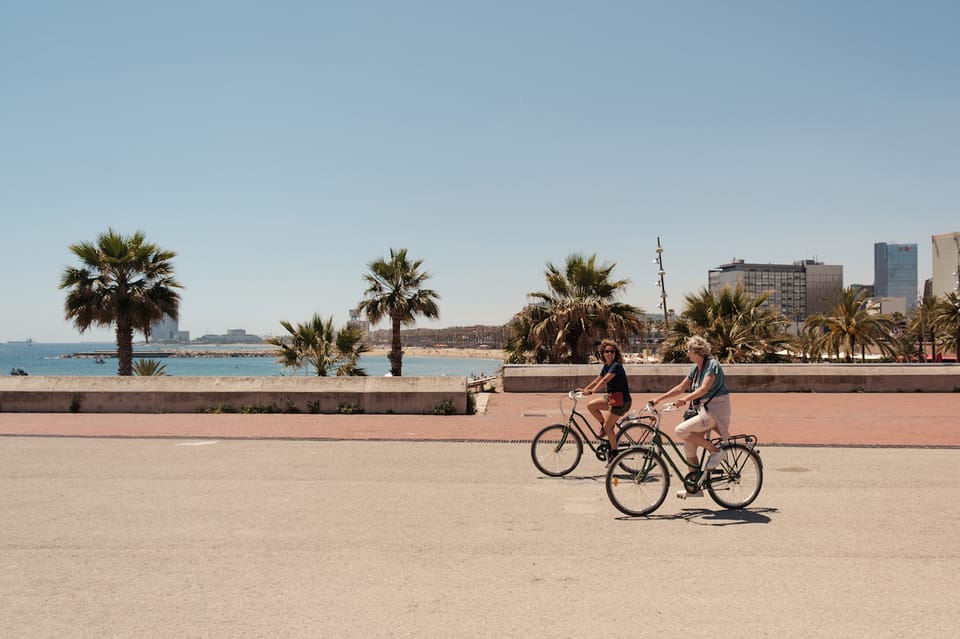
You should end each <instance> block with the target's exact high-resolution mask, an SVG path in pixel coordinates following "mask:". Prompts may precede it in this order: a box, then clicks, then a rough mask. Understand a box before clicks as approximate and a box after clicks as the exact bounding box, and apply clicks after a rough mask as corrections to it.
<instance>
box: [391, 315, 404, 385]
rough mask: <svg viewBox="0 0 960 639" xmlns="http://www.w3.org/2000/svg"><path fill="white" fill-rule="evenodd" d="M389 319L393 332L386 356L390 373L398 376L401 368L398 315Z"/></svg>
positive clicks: (401, 352) (401, 347)
mask: <svg viewBox="0 0 960 639" xmlns="http://www.w3.org/2000/svg"><path fill="white" fill-rule="evenodd" d="M391 319H392V320H393V334H392V336H391V337H392V339H391V340H390V355H389V356H388V359H389V360H390V374H391V375H393V376H394V377H400V376H401V369H402V368H403V346H402V344H401V343H400V316H399V315H395V316H393V317H392V318H391Z"/></svg>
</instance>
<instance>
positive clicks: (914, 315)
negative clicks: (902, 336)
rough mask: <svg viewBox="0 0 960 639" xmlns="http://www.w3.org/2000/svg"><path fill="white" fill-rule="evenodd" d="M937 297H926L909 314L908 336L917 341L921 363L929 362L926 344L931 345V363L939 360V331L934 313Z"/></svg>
mask: <svg viewBox="0 0 960 639" xmlns="http://www.w3.org/2000/svg"><path fill="white" fill-rule="evenodd" d="M937 299H938V298H937V297H936V296H934V295H925V296H923V297H922V298H920V301H919V303H918V304H917V305H916V306H914V307H913V310H911V311H910V312H909V313H908V314H907V326H906V329H907V334H908V335H909V336H910V338H911V339H915V340H916V341H917V350H918V351H919V357H920V359H919V361H921V362H925V361H927V349H926V347H925V345H926V343H927V342H928V341H929V343H930V351H931V353H930V354H931V356H932V357H931V361H936V360H937V341H936V337H937V329H936V326H934V323H933V312H934V308H935V307H936V305H937Z"/></svg>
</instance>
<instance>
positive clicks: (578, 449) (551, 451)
mask: <svg viewBox="0 0 960 639" xmlns="http://www.w3.org/2000/svg"><path fill="white" fill-rule="evenodd" d="M567 397H568V398H570V399H572V400H573V406H572V407H571V408H570V415H569V417H567V422H566V423H565V424H551V425H550V426H547V427H545V428H543V429H542V430H541V431H540V432H539V433H537V434H536V436H534V438H533V444H532V445H531V446H530V457H531V458H533V465H534V466H536V467H537V469H538V470H539V471H540V472H542V473H543V474H544V475H549V476H551V477H562V476H564V475H566V474H567V473H569V472H570V471H572V470H573V469H574V468H576V467H577V464H579V463H580V458H581V457H582V456H583V443H584V442H586V443H587V446H589V447H590V450H592V451H593V452H594V454H595V455H596V457H597V459H599V460H600V461H602V462H605V461H608V460H609V455H610V444H609V443H608V442H607V440H606V438H604V437H603V435H602V434H601V433H598V432H597V431H596V430H594V428H593V426H592V425H591V423H590V420H589V419H587V417H586V416H585V415H584V414H583V413H581V412H579V411H578V410H577V401H578V400H580V399H582V398H583V393H578V392H577V391H570V392H569V393H567ZM560 408H561V411H562V412H565V411H563V403H562V401H561V406H560ZM655 421H656V418H655V417H654V416H652V415H637V414H635V413H630V414H627V415H624V416H623V417H621V418H620V419H619V420H618V421H617V424H616V427H615V428H616V433H617V451H614V452H619V451H621V450H624V449H626V448H629V447H632V446H640V445H642V444H645V443H647V442H648V441H649V440H650V439H651V438H652V437H653V434H654V429H653V428H651V427H650V424H651V423H654V422H655ZM587 433H590V434H589V435H588V434H587ZM594 442H597V444H594Z"/></svg>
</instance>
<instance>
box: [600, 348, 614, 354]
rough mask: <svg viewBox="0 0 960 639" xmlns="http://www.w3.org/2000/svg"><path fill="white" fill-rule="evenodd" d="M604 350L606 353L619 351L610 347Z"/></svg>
mask: <svg viewBox="0 0 960 639" xmlns="http://www.w3.org/2000/svg"><path fill="white" fill-rule="evenodd" d="M603 352H604V353H616V352H617V351H615V350H612V349H609V348H606V349H604V350H603Z"/></svg>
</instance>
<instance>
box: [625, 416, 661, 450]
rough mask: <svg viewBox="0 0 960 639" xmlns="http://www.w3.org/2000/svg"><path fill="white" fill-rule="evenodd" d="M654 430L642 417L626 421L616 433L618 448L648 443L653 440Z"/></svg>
mask: <svg viewBox="0 0 960 639" xmlns="http://www.w3.org/2000/svg"><path fill="white" fill-rule="evenodd" d="M655 432H656V431H655V430H654V429H653V427H652V426H650V425H648V424H647V423H645V422H644V421H643V420H642V419H638V420H635V421H632V422H628V423H626V424H624V425H623V428H621V429H620V432H619V433H618V434H617V446H618V449H623V448H630V447H631V446H645V445H647V444H650V443H652V442H653V435H654V433H655Z"/></svg>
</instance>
